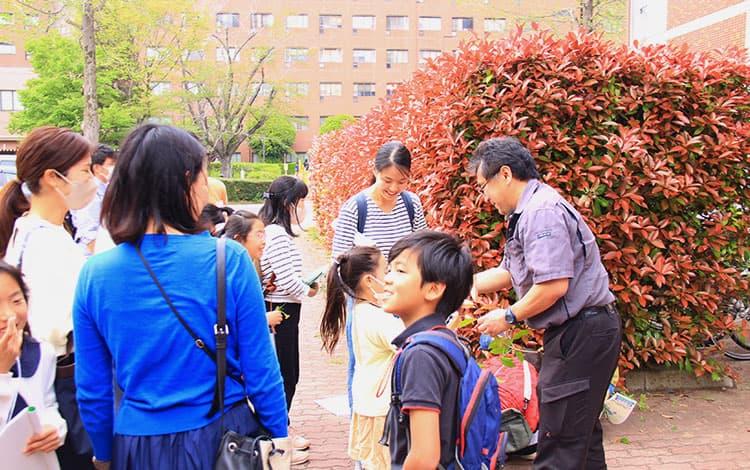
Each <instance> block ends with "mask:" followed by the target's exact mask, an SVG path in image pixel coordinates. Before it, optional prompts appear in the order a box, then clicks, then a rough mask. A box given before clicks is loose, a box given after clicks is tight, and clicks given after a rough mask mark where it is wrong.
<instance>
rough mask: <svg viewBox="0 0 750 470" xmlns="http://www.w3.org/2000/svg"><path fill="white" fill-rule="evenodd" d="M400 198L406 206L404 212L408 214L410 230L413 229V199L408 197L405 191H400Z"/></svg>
mask: <svg viewBox="0 0 750 470" xmlns="http://www.w3.org/2000/svg"><path fill="white" fill-rule="evenodd" d="M401 200H402V201H404V207H406V213H407V214H409V223H410V224H411V231H412V232H413V231H414V201H413V200H412V199H411V197H409V196H408V195H407V193H406V191H401Z"/></svg>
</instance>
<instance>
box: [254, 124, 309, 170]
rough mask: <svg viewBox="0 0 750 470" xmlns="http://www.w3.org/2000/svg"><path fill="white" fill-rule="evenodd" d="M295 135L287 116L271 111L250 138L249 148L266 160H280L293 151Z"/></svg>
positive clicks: (295, 132) (292, 125)
mask: <svg viewBox="0 0 750 470" xmlns="http://www.w3.org/2000/svg"><path fill="white" fill-rule="evenodd" d="M296 136H297V131H296V130H295V128H294V124H292V122H291V121H290V120H289V118H288V117H287V116H284V115H282V114H278V113H272V114H271V115H270V116H269V117H268V119H267V120H266V122H264V123H263V125H262V126H261V127H260V128H259V129H258V130H257V131H256V132H255V134H253V136H252V137H251V138H250V148H252V149H253V153H254V154H255V155H257V156H258V157H259V158H261V159H263V160H265V161H267V162H277V161H278V162H281V161H284V157H285V156H286V155H288V154H289V153H291V152H293V150H292V145H294V139H295V137H296Z"/></svg>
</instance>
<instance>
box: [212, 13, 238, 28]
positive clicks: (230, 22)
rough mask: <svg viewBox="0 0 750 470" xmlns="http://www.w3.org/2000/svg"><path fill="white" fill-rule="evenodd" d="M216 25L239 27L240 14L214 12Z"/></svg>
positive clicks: (218, 26)
mask: <svg viewBox="0 0 750 470" xmlns="http://www.w3.org/2000/svg"><path fill="white" fill-rule="evenodd" d="M216 27H217V28H239V27H240V14H239V13H217V14H216Z"/></svg>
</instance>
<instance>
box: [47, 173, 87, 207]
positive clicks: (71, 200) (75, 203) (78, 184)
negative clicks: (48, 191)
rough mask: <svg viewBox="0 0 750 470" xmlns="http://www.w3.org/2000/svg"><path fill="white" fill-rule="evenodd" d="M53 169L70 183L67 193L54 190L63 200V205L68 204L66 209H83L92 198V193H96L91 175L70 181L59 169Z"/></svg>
mask: <svg viewBox="0 0 750 470" xmlns="http://www.w3.org/2000/svg"><path fill="white" fill-rule="evenodd" d="M53 171H54V172H55V173H57V175H58V176H59V177H60V178H62V179H64V180H65V182H66V183H68V185H70V192H69V193H68V194H65V193H63V192H62V191H60V190H59V189H58V188H55V191H57V192H58V193H59V194H60V196H62V198H63V199H64V200H65V205H67V206H68V209H73V210H77V209H83V208H84V207H86V206H87V205H88V203H89V202H91V200H92V199H94V195H95V194H96V183H95V182H94V176H93V175H91V178H86V180H85V181H70V180H69V179H68V178H66V177H65V175H63V174H62V173H60V172H59V171H57V170H53Z"/></svg>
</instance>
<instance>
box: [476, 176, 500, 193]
mask: <svg viewBox="0 0 750 470" xmlns="http://www.w3.org/2000/svg"><path fill="white" fill-rule="evenodd" d="M495 176H497V173H495V174H494V175H492V176H490V177H489V178H487V179H486V180H484V183H482V184H480V185H479V192H480V193H483V192H484V189H485V188H486V187H487V185H488V184H489V183H490V181H492V178H494V177H495Z"/></svg>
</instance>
